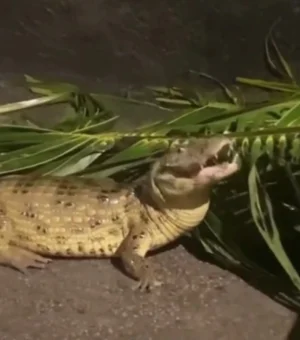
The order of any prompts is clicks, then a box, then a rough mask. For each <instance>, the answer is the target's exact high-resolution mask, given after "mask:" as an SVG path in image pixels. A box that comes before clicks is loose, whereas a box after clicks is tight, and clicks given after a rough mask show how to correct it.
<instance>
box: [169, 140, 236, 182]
mask: <svg viewBox="0 0 300 340" xmlns="http://www.w3.org/2000/svg"><path fill="white" fill-rule="evenodd" d="M235 156H236V152H235V151H234V149H233V148H232V145H231V144H230V143H228V144H224V145H223V146H222V148H220V149H219V151H218V152H217V153H216V154H212V155H211V156H210V157H209V158H208V159H207V160H206V162H205V163H202V164H201V163H199V162H197V161H195V162H191V163H189V164H186V165H185V166H182V165H181V166H172V167H165V170H168V171H170V172H172V173H173V174H174V175H175V176H177V177H185V178H193V177H197V176H198V175H199V173H200V172H201V171H202V170H204V169H207V170H208V169H209V168H211V167H214V166H218V165H221V164H228V163H231V162H232V161H233V160H234V157H235Z"/></svg>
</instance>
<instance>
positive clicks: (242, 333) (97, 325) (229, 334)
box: [0, 246, 296, 340]
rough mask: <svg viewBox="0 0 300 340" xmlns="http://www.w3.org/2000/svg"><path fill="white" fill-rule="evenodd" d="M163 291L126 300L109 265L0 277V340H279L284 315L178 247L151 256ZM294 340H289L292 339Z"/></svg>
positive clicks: (70, 264)
mask: <svg viewBox="0 0 300 340" xmlns="http://www.w3.org/2000/svg"><path fill="white" fill-rule="evenodd" d="M155 257H156V260H157V262H158V263H159V266H160V269H161V272H160V274H161V275H162V276H163V277H164V280H165V285H164V286H163V287H161V288H160V289H158V290H157V291H155V292H153V293H152V294H146V295H143V294H141V293H137V292H133V291H132V290H131V289H130V287H131V285H132V281H131V280H130V279H129V278H127V277H125V276H124V275H123V274H122V273H121V272H119V271H118V270H117V269H116V268H115V267H114V266H112V265H111V263H110V261H109V260H100V261H97V260H92V261H91V260H87V261H67V260H59V261H55V262H53V263H52V264H51V265H50V266H49V267H48V269H47V270H44V271H32V273H31V275H30V276H29V277H25V276H24V275H22V274H19V273H17V272H15V271H13V270H11V269H9V268H1V270H0V292H1V294H0V299H1V303H0V339H1V340H31V339H39V340H56V339H59V340H62V339H66V340H71V339H78V340H85V339H107V340H117V339H121V338H122V339H124V340H127V339H128V340H129V339H130V340H132V339H136V340H139V339H140V340H150V339H155V340H160V339H166V340H168V339H175V338H177V339H187V340H188V339H191V340H194V339H195V340H196V339H197V340H198V339H205V340H215V339H220V340H221V339H222V340H233V339H239V340H247V339H249V340H250V339H253V338H255V339H256V340H260V339H261V340H267V339H272V340H284V339H294V338H293V337H289V338H288V337H287V336H288V334H289V332H290V329H291V328H292V325H293V322H294V319H295V317H294V315H293V313H292V312H290V311H288V310H286V309H285V308H284V307H282V306H280V305H278V304H276V303H275V302H273V301H272V300H270V299H269V298H268V297H266V296H264V295H262V294H261V293H260V292H258V291H256V290H254V289H253V288H251V287H250V286H248V285H247V284H246V283H244V282H243V281H242V280H240V279H239V278H237V277H235V276H233V275H231V274H229V273H227V272H226V271H223V270H221V269H219V268H217V267H215V266H213V265H210V264H206V263H201V262H199V261H198V260H197V259H195V258H194V257H193V256H191V255H189V254H188V253H187V252H186V250H185V249H184V248H183V247H182V246H179V247H176V248H175V249H171V250H168V251H166V252H164V253H161V254H158V255H156V256H155ZM295 339H296V338H295Z"/></svg>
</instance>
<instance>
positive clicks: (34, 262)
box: [0, 205, 51, 273]
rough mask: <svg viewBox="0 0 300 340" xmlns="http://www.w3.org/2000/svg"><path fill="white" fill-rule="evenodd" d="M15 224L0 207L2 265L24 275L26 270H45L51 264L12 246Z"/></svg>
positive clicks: (0, 261) (27, 251) (0, 253)
mask: <svg viewBox="0 0 300 340" xmlns="http://www.w3.org/2000/svg"><path fill="white" fill-rule="evenodd" d="M13 227H14V226H13V222H12V220H11V219H9V218H8V217H7V216H6V215H5V213H4V210H3V209H2V208H1V205H0V264H2V265H5V266H9V267H12V268H15V269H17V270H19V271H21V272H23V273H26V269H27V268H29V267H32V268H44V267H45V265H46V264H47V263H49V262H51V260H50V259H47V258H44V257H42V256H40V255H38V254H35V253H34V252H32V251H30V250H26V249H23V248H20V247H18V246H16V245H12V244H11V240H12V239H13V235H14V233H13Z"/></svg>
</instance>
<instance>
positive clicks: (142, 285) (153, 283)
mask: <svg viewBox="0 0 300 340" xmlns="http://www.w3.org/2000/svg"><path fill="white" fill-rule="evenodd" d="M162 284H163V282H162V281H158V280H155V279H149V278H144V279H141V280H140V281H139V282H138V283H136V284H134V285H133V286H132V289H133V290H134V291H137V290H139V291H140V292H142V293H144V292H151V291H152V290H153V289H154V288H155V287H160V286H162Z"/></svg>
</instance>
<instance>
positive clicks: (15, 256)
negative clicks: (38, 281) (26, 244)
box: [0, 246, 51, 274]
mask: <svg viewBox="0 0 300 340" xmlns="http://www.w3.org/2000/svg"><path fill="white" fill-rule="evenodd" d="M0 262H2V263H4V264H6V265H9V266H11V267H13V268H15V269H17V270H19V271H20V272H22V273H23V274H27V268H29V267H31V268H38V269H43V268H45V266H46V264H48V263H50V262H51V260H50V259H48V258H45V257H42V256H40V255H38V254H35V253H33V252H31V251H28V250H25V249H21V248H17V247H13V246H11V247H9V248H8V249H7V251H5V253H1V254H0Z"/></svg>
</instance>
